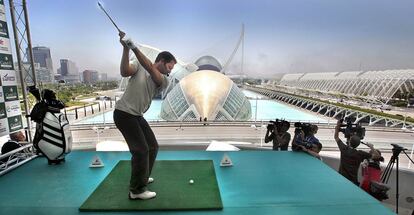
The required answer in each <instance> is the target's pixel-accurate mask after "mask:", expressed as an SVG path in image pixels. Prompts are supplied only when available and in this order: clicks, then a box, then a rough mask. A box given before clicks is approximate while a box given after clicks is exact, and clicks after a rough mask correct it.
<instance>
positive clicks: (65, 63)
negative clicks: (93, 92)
mask: <svg viewBox="0 0 414 215" xmlns="http://www.w3.org/2000/svg"><path fill="white" fill-rule="evenodd" d="M58 72H59V74H60V76H61V78H62V79H63V80H65V81H66V82H68V83H77V82H79V72H78V67H76V64H75V63H74V62H73V61H70V60H68V59H60V68H59V69H58Z"/></svg>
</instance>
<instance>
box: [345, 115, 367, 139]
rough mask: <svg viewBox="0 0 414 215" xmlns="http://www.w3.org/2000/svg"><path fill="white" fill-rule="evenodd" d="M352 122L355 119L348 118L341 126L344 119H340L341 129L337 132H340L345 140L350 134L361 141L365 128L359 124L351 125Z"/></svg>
mask: <svg viewBox="0 0 414 215" xmlns="http://www.w3.org/2000/svg"><path fill="white" fill-rule="evenodd" d="M354 120H355V118H352V117H348V118H346V123H345V124H343V121H344V118H342V119H340V122H341V129H339V131H340V132H342V133H343V134H344V136H345V138H347V139H348V138H350V137H351V136H352V134H356V135H357V136H358V137H359V138H360V139H361V140H362V139H364V136H365V128H363V127H362V126H361V124H359V123H352V121H354Z"/></svg>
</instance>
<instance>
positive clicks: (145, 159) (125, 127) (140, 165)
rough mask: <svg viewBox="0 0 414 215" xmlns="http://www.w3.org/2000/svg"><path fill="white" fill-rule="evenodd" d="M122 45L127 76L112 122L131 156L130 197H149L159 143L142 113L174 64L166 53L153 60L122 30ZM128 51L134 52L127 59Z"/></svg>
mask: <svg viewBox="0 0 414 215" xmlns="http://www.w3.org/2000/svg"><path fill="white" fill-rule="evenodd" d="M119 37H120V42H121V44H122V46H123V53H122V59H121V67H120V71H121V76H122V77H130V78H129V81H128V85H127V88H126V89H125V92H124V94H123V96H122V98H121V99H120V100H119V101H117V103H116V105H115V111H114V122H115V125H116V127H117V128H118V129H119V130H120V131H121V133H122V135H123V136H124V138H125V141H126V142H127V144H128V147H129V151H130V152H131V154H132V158H131V180H130V185H129V198H130V199H142V200H145V199H151V198H154V197H155V196H156V193H155V192H151V191H149V190H147V184H148V183H151V182H153V181H154V179H153V178H150V177H149V176H150V175H151V170H152V167H153V165H154V162H155V158H156V157H157V152H158V143H157V140H156V138H155V135H154V133H153V132H152V130H151V127H150V126H149V125H148V123H147V121H146V120H145V119H144V117H143V115H144V113H145V112H146V111H147V110H148V108H149V106H150V105H151V101H152V98H153V97H154V96H155V95H157V94H158V93H159V92H160V91H162V90H163V89H165V88H166V87H167V85H168V80H167V76H168V74H169V73H170V72H171V70H172V69H173V67H174V65H175V64H176V63H177V60H176V59H175V57H174V56H173V55H172V54H171V53H169V52H166V51H164V52H161V53H159V54H158V56H157V58H156V59H155V62H154V63H152V62H151V61H150V60H149V59H148V58H147V57H146V56H145V55H144V54H143V53H142V52H141V51H140V50H139V49H138V48H137V46H135V44H134V43H133V42H132V40H130V39H124V37H125V33H124V32H122V31H119ZM129 50H132V52H133V53H134V54H135V57H134V58H133V60H132V61H129Z"/></svg>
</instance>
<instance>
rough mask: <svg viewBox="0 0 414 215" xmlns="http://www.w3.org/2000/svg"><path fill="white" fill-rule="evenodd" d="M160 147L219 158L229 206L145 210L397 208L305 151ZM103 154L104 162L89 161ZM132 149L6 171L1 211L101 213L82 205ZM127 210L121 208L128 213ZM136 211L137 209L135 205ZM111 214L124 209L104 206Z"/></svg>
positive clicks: (0, 186)
mask: <svg viewBox="0 0 414 215" xmlns="http://www.w3.org/2000/svg"><path fill="white" fill-rule="evenodd" d="M224 153H225V152H207V151H160V152H159V154H158V157H157V159H158V160H197V159H199V160H206V159H211V160H213V161H214V166H215V170H216V177H217V182H218V184H219V187H220V195H221V198H222V202H223V210H222V211H185V212H183V211H175V212H174V211H171V212H155V213H154V212H140V214H183V213H185V214H190V215H192V214H226V215H227V214H352V215H356V214H364V215H367V214H375V215H379V214H394V213H393V212H392V211H391V210H390V209H388V208H386V207H384V206H383V205H382V204H381V203H380V202H378V201H377V200H376V199H374V198H372V197H371V196H370V195H368V194H366V193H365V192H364V191H362V190H361V189H360V188H358V187H357V186H355V185H354V184H352V183H351V182H349V181H348V180H347V179H345V178H343V177H342V176H341V175H339V174H338V173H337V172H335V171H334V170H333V169H331V168H330V167H328V166H327V165H325V164H324V163H322V162H321V161H319V160H317V159H315V158H313V157H311V156H309V155H307V154H305V153H301V152H280V151H279V152H278V151H238V152H226V153H227V154H228V155H229V156H230V158H231V160H232V162H233V166H232V167H220V161H221V159H222V157H223V155H224ZM94 156H99V157H100V158H101V159H102V161H103V162H104V164H105V166H104V167H103V168H89V165H90V163H91V161H92V159H93V158H94ZM130 157H131V155H130V154H129V152H91V151H75V152H72V153H71V154H69V155H68V156H67V157H66V162H65V163H64V164H61V165H52V166H50V165H48V164H47V160H46V159H45V158H37V159H35V160H33V161H30V162H29V163H27V164H24V165H23V166H21V167H19V168H17V169H15V170H14V171H12V172H10V173H8V174H6V175H4V176H2V177H0V214H64V215H66V214H102V212H99V213H94V212H79V211H78V208H79V206H80V205H81V204H82V203H83V202H84V201H85V200H86V199H87V198H88V196H89V195H90V194H91V193H92V192H93V191H94V190H95V188H96V187H97V186H98V185H99V184H100V183H101V182H102V180H104V179H105V177H106V176H107V175H108V174H109V173H110V172H111V170H112V169H113V167H114V166H115V165H116V164H117V163H118V161H119V160H128V159H130ZM125 213H127V212H122V214H125ZM131 213H132V212H131ZM104 214H119V213H116V212H105V213H104Z"/></svg>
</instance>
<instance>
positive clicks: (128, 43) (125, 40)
mask: <svg viewBox="0 0 414 215" xmlns="http://www.w3.org/2000/svg"><path fill="white" fill-rule="evenodd" d="M119 42H120V43H121V44H122V46H124V47H125V48H128V49H135V48H137V46H136V45H135V44H134V42H133V41H132V40H131V39H130V38H125V32H123V31H119Z"/></svg>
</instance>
